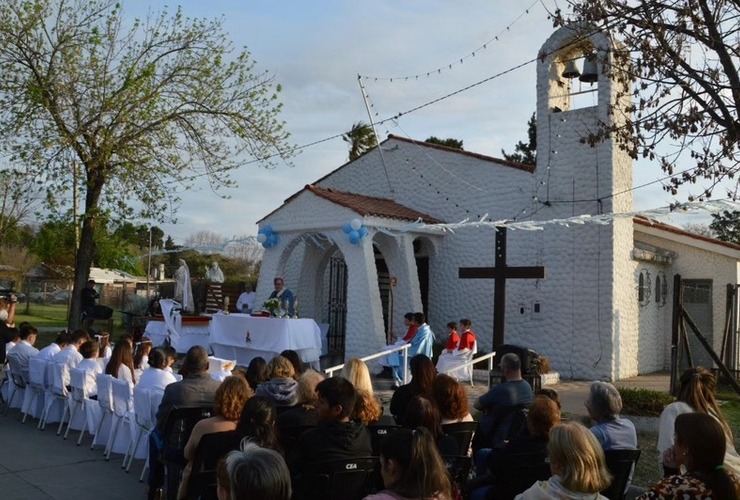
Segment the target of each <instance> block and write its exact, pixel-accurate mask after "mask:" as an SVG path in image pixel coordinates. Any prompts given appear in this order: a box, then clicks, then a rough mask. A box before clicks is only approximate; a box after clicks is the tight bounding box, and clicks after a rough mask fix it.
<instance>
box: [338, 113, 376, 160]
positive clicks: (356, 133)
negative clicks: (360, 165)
mask: <svg viewBox="0 0 740 500" xmlns="http://www.w3.org/2000/svg"><path fill="white" fill-rule="evenodd" d="M342 139H343V140H344V142H346V143H348V144H349V160H350V161H352V160H354V159H355V158H358V157H359V156H361V155H362V154H363V153H365V152H366V151H368V150H370V149H372V148H374V147H375V146H377V145H378V138H377V137H375V132H373V128H372V127H371V126H370V125H368V124H367V123H364V122H357V123H355V124H354V125H352V128H351V129H350V130H349V132H347V133H345V134H344V135H343V136H342Z"/></svg>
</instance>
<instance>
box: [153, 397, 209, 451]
mask: <svg viewBox="0 0 740 500" xmlns="http://www.w3.org/2000/svg"><path fill="white" fill-rule="evenodd" d="M213 413H214V412H213V407H212V406H192V407H177V406H175V407H173V408H172V409H171V410H170V412H169V413H168V414H167V419H166V420H165V422H164V434H163V436H164V448H165V450H183V449H184V448H185V445H186V444H187V442H188V439H189V438H190V433H191V432H193V427H195V424H197V423H198V422H200V421H201V420H203V419H204V418H208V417H210V416H212V415H213Z"/></svg>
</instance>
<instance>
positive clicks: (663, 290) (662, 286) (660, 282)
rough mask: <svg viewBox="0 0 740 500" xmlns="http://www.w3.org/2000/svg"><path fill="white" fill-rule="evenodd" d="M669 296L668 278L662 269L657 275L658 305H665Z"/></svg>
mask: <svg viewBox="0 0 740 500" xmlns="http://www.w3.org/2000/svg"><path fill="white" fill-rule="evenodd" d="M667 298H668V279H667V278H666V276H665V273H664V272H663V271H660V272H658V273H657V274H656V275H655V303H656V304H658V307H663V306H664V305H665V302H666V299H667Z"/></svg>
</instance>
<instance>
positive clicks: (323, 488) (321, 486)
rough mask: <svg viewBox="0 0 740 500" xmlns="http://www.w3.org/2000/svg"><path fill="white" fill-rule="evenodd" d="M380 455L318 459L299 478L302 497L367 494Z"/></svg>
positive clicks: (339, 498)
mask: <svg viewBox="0 0 740 500" xmlns="http://www.w3.org/2000/svg"><path fill="white" fill-rule="evenodd" d="M379 462H380V460H379V459H378V458H377V457H362V458H347V459H342V460H329V461H326V462H318V463H316V464H312V465H310V466H309V469H308V470H307V471H306V472H304V474H303V476H302V479H301V481H300V491H301V497H302V498H306V499H314V498H315V499H327V500H354V499H357V500H359V499H361V498H364V497H365V496H367V494H368V493H369V491H370V488H371V487H372V486H373V485H372V479H373V472H374V471H375V469H376V468H377V467H379V466H380V465H379Z"/></svg>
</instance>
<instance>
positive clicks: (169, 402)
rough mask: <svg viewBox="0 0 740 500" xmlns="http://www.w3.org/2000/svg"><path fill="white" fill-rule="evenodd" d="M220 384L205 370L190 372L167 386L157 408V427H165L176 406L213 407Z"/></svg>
mask: <svg viewBox="0 0 740 500" xmlns="http://www.w3.org/2000/svg"><path fill="white" fill-rule="evenodd" d="M219 384H220V382H219V381H218V380H213V379H212V378H211V376H210V375H209V374H208V373H207V372H204V373H193V374H190V375H188V376H187V377H185V378H184V379H182V380H181V381H179V382H173V383H172V384H170V385H168V386H167V387H165V388H164V395H163V396H162V402H161V403H160V405H159V409H158V410H157V427H159V428H160V429H162V428H163V427H164V422H165V420H167V415H168V414H169V413H170V410H171V409H172V408H173V407H175V406H177V407H178V408H183V407H193V406H203V407H212V406H213V401H214V399H215V397H216V389H218V386H219Z"/></svg>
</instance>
